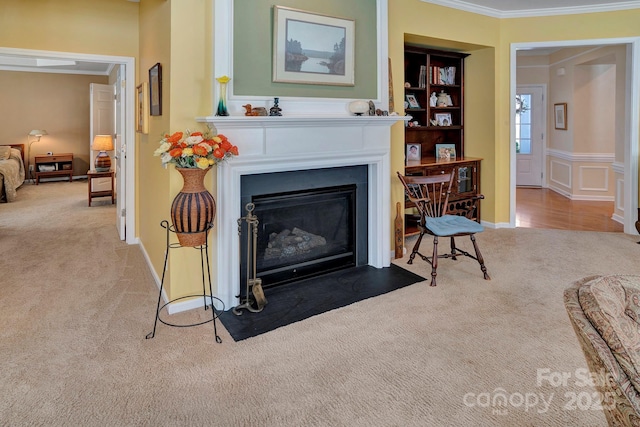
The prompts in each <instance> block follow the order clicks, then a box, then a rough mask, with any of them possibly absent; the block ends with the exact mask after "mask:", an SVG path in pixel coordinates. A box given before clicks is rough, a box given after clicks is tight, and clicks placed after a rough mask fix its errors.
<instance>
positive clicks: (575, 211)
mask: <svg viewBox="0 0 640 427" xmlns="http://www.w3.org/2000/svg"><path fill="white" fill-rule="evenodd" d="M613 203H614V202H591V201H575V200H570V199H568V198H566V197H564V196H562V195H560V194H558V193H556V192H555V191H552V190H549V189H546V188H524V187H523V188H517V189H516V227H524V228H551V229H556V230H582V231H611V232H622V231H623V230H624V226H623V225H622V224H620V223H619V222H616V221H614V220H612V219H611V216H612V214H613V208H614V205H613Z"/></svg>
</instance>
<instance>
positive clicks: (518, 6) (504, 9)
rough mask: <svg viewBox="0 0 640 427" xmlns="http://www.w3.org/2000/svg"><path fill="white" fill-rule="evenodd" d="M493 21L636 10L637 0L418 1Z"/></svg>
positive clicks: (638, 2)
mask: <svg viewBox="0 0 640 427" xmlns="http://www.w3.org/2000/svg"><path fill="white" fill-rule="evenodd" d="M422 1H423V2H426V3H433V4H438V5H441V6H447V7H452V8H455V9H461V10H466V11H469V12H474V13H479V14H482V15H488V16H494V17H497V18H515V17H525V16H549V15H567V14H574V13H593V12H607V11H613V10H627V9H637V8H640V1H639V0H633V1H628V0H627V1H615V0H613V1H612V0H464V1H463V0H422Z"/></svg>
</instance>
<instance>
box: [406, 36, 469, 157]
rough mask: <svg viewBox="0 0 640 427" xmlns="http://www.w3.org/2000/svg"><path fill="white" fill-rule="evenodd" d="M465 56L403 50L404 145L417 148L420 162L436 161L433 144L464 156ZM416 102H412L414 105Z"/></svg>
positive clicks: (410, 48)
mask: <svg viewBox="0 0 640 427" xmlns="http://www.w3.org/2000/svg"><path fill="white" fill-rule="evenodd" d="M467 56H468V54H466V53H459V52H447V51H440V50H432V49H426V48H423V47H419V46H410V45H407V46H405V53H404V63H405V76H404V77H405V101H406V102H408V103H409V104H408V105H407V107H406V108H405V112H406V113H407V114H409V115H410V116H411V117H412V119H411V121H409V122H408V123H407V128H406V133H405V140H406V143H407V144H419V145H420V146H421V156H422V158H435V157H436V151H435V150H436V144H454V146H455V151H456V155H457V156H464V59H465V58H466V57H467ZM414 100H415V102H413V101H414Z"/></svg>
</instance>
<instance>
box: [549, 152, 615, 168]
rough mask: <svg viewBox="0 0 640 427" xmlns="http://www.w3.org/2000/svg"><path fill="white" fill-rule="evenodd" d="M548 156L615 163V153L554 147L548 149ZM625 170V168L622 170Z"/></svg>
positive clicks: (570, 159) (571, 160) (572, 160)
mask: <svg viewBox="0 0 640 427" xmlns="http://www.w3.org/2000/svg"><path fill="white" fill-rule="evenodd" d="M547 156H548V157H555V158H557V159H563V160H567V161H570V162H592V163H611V164H613V162H614V160H615V158H616V155H615V153H572V152H570V151H564V150H556V149H554V148H549V149H547ZM622 172H624V170H623V171H622Z"/></svg>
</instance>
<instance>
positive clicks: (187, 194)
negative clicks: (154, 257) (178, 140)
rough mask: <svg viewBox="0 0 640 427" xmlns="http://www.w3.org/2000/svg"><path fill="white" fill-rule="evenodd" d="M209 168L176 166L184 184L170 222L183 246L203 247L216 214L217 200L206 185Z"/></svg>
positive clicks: (174, 201) (175, 202)
mask: <svg viewBox="0 0 640 427" xmlns="http://www.w3.org/2000/svg"><path fill="white" fill-rule="evenodd" d="M209 169H211V168H210V167H209V168H207V169H200V168H196V169H190V168H176V170H177V171H178V172H180V174H182V179H183V180H184V185H183V186H182V190H180V192H179V193H178V195H177V196H176V197H175V199H173V203H172V204H171V222H172V223H173V227H174V230H175V232H176V235H177V236H178V241H179V242H180V245H182V246H194V247H195V246H202V245H204V244H205V243H206V241H207V231H208V230H209V229H210V228H211V227H213V220H214V219H215V217H216V201H215V200H214V199H213V196H212V195H211V193H209V192H208V191H207V189H206V188H205V186H204V177H205V175H206V174H207V172H209Z"/></svg>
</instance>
